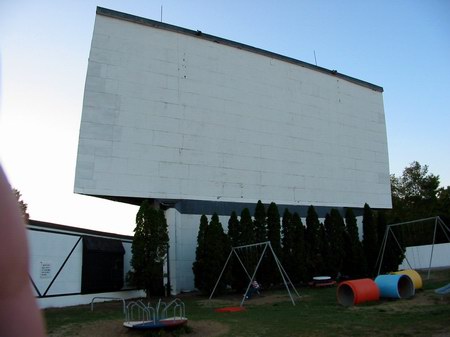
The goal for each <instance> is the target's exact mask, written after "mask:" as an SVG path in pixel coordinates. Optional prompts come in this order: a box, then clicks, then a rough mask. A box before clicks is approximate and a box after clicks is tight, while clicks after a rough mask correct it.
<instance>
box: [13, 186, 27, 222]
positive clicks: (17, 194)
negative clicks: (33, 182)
mask: <svg viewBox="0 0 450 337" xmlns="http://www.w3.org/2000/svg"><path fill="white" fill-rule="evenodd" d="M12 192H13V194H14V196H15V197H16V200H17V203H18V204H19V209H20V212H21V213H22V220H23V222H24V223H25V224H27V223H28V220H30V215H29V214H28V212H27V208H28V205H27V204H26V203H25V202H24V201H23V200H22V194H21V193H20V191H19V190H17V189H15V188H13V189H12Z"/></svg>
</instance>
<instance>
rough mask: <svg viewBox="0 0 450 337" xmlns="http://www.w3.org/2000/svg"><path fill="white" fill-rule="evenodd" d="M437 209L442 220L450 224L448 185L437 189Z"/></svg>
mask: <svg viewBox="0 0 450 337" xmlns="http://www.w3.org/2000/svg"><path fill="white" fill-rule="evenodd" d="M437 211H438V214H439V216H440V217H441V219H442V221H444V222H445V223H446V224H447V226H450V186H447V187H446V188H441V189H439V192H438V202H437Z"/></svg>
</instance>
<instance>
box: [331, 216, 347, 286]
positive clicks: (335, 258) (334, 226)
mask: <svg viewBox="0 0 450 337" xmlns="http://www.w3.org/2000/svg"><path fill="white" fill-rule="evenodd" d="M330 219H331V228H330V229H329V230H328V247H329V255H328V268H329V270H330V274H331V275H332V276H333V277H335V276H337V275H338V273H340V272H342V271H343V267H344V258H345V241H346V237H345V224H344V220H343V219H342V216H341V213H339V211H338V210H337V209H335V208H333V209H332V210H331V212H330Z"/></svg>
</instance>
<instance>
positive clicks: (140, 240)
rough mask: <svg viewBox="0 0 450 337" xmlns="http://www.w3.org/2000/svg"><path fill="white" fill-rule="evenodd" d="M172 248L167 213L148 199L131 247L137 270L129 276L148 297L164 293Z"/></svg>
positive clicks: (141, 212) (142, 210)
mask: <svg viewBox="0 0 450 337" xmlns="http://www.w3.org/2000/svg"><path fill="white" fill-rule="evenodd" d="M168 248H169V235H168V232H167V222H166V218H165V216H164V212H163V211H162V210H161V209H156V208H154V207H152V206H151V205H150V203H149V201H148V200H144V201H143V202H142V204H141V207H140V208H139V211H138V213H137V215H136V228H135V229H134V237H133V243H132V246H131V252H132V258H131V266H132V267H133V270H132V271H130V272H129V274H128V275H129V278H130V281H131V283H132V284H134V285H135V286H136V287H137V288H138V289H143V290H144V291H145V293H146V295H147V297H150V295H151V294H153V293H154V294H157V295H161V294H162V293H163V289H164V288H163V284H162V277H163V264H164V261H165V259H166V256H167V250H168Z"/></svg>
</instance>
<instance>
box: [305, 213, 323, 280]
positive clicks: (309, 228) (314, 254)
mask: <svg viewBox="0 0 450 337" xmlns="http://www.w3.org/2000/svg"><path fill="white" fill-rule="evenodd" d="M305 238H306V270H307V275H308V279H311V277H313V276H315V275H317V274H318V273H320V271H321V270H322V269H323V259H322V252H321V238H320V222H319V217H318V215H317V213H316V210H315V209H314V206H312V205H311V206H309V207H308V213H307V215H306V230H305ZM324 238H325V233H324V234H323V239H324ZM323 239H322V240H323Z"/></svg>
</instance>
